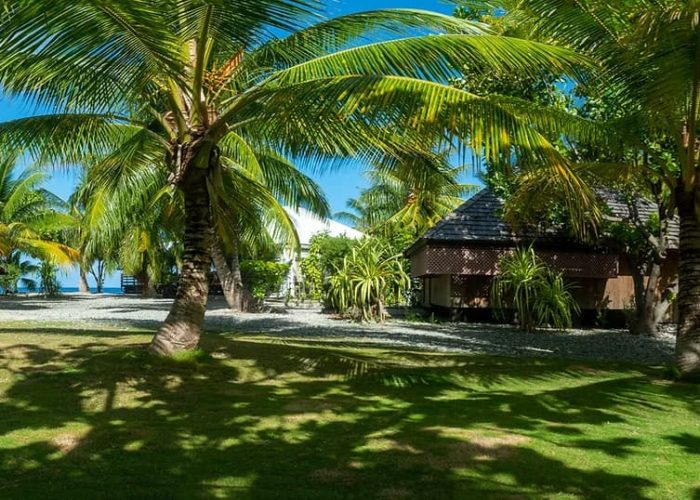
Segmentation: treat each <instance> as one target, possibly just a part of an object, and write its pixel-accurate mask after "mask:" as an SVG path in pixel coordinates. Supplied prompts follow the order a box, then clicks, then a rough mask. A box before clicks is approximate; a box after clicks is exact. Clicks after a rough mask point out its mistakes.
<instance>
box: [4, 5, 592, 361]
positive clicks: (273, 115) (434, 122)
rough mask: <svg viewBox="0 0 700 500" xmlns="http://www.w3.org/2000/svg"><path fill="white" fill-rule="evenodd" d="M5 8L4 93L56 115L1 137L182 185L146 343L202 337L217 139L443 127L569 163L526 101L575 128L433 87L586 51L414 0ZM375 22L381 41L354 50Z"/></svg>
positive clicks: (236, 144) (284, 146)
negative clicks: (173, 239)
mask: <svg viewBox="0 0 700 500" xmlns="http://www.w3.org/2000/svg"><path fill="white" fill-rule="evenodd" d="M3 6H4V11H3V12H4V17H3V18H2V20H1V21H0V83H2V85H3V90H4V91H5V92H6V93H18V94H22V95H25V96H28V97H29V98H30V99H32V100H34V101H35V102H38V103H40V104H42V105H45V106H47V107H49V108H50V109H51V114H49V115H46V116H35V117H31V118H26V119H22V120H15V121H13V122H8V123H5V124H4V125H2V126H0V146H2V147H4V148H6V149H13V150H17V149H21V150H22V151H23V152H25V153H26V154H30V155H32V156H34V157H35V158H36V159H37V160H38V161H41V162H45V163H54V164H56V163H60V164H70V163H84V162H85V161H86V160H87V161H88V162H90V163H94V161H95V160H96V159H101V160H102V161H104V158H105V157H109V156H110V155H111V156H112V157H118V159H119V164H121V165H126V166H128V167H131V168H136V166H137V165H139V164H144V163H147V164H149V165H155V164H161V165H162V166H163V168H162V169H157V172H158V174H157V175H158V176H160V175H161V172H168V175H167V176H166V177H165V178H161V179H158V182H159V183H160V186H161V187H162V188H166V187H167V186H173V187H175V188H176V189H177V191H178V192H179V193H180V195H181V196H182V200H183V205H184V210H185V220H184V238H183V245H184V253H183V259H182V260H183V266H182V272H181V274H180V281H179V285H178V292H177V296H176V298H175V301H174V304H173V307H172V309H171V311H170V313H169V315H168V317H167V319H166V320H165V323H164V324H163V325H162V327H161V328H160V329H159V331H158V333H157V334H156V336H155V337H154V339H153V341H152V343H151V347H150V350H151V352H153V353H157V354H164V355H167V354H172V353H174V352H176V351H179V350H185V349H193V348H195V347H196V346H197V344H198V341H199V335H200V332H201V327H202V323H203V319H204V312H205V309H206V302H207V295H208V283H207V273H208V271H209V268H210V265H211V257H210V250H211V238H212V226H213V221H212V217H211V213H212V212H211V209H212V207H217V206H220V205H223V204H224V202H225V200H223V199H222V196H224V193H225V192H226V191H225V190H224V189H223V188H222V183H223V182H225V177H224V176H223V173H224V172H225V171H226V169H227V168H228V165H227V163H226V162H223V161H222V157H223V156H222V153H223V152H224V151H223V150H224V148H227V149H229V150H230V152H231V155H232V156H231V157H230V158H232V160H233V161H234V162H237V163H247V164H252V165H255V164H256V163H257V164H262V163H265V162H272V161H283V162H290V161H296V160H300V159H305V160H307V161H308V160H310V161H312V162H315V163H316V164H319V163H321V162H326V161H328V160H333V159H336V158H347V157H357V158H368V157H373V156H376V155H379V154H384V153H386V151H388V150H394V151H396V150H399V149H402V148H403V149H408V148H413V149H420V148H421V147H423V145H424V144H431V145H432V144H435V143H436V141H437V140H438V139H441V140H442V141H443V142H447V143H450V144H453V143H454V142H455V141H460V143H461V145H462V147H463V148H466V147H467V146H469V145H471V146H472V147H474V148H478V149H480V150H483V151H484V154H485V155H486V156H488V157H496V156H500V157H503V156H508V155H509V154H510V153H509V152H510V150H511V149H512V148H513V147H514V146H516V145H518V146H520V147H521V148H523V149H528V150H530V151H533V152H535V153H537V154H538V155H539V156H540V157H542V158H543V159H544V160H546V161H548V163H556V164H557V165H559V166H560V167H561V168H566V166H565V164H564V163H563V162H562V161H561V158H560V157H559V156H558V155H557V154H556V152H555V151H554V150H553V148H552V147H551V146H550V145H549V143H548V142H547V141H546V140H545V139H544V137H543V136H542V135H541V134H540V133H539V132H538V131H537V129H535V128H534V127H533V126H532V124H533V121H532V120H530V121H528V120H527V118H528V116H530V113H531V112H532V113H535V114H536V118H537V119H536V124H537V125H538V126H539V128H542V127H548V128H559V127H564V128H566V127H570V125H571V124H570V123H569V120H568V119H567V120H564V121H562V120H560V119H559V117H544V116H543V115H542V114H541V113H539V112H538V111H536V110H530V109H523V108H522V107H516V106H513V105H512V103H502V102H500V101H498V100H497V99H493V98H489V99H484V98H480V97H478V96H475V95H473V94H470V93H468V92H465V91H462V90H459V89H455V88H451V87H449V86H447V85H445V84H443V83H440V82H446V81H447V80H448V79H449V78H450V77H451V76H454V75H455V71H454V68H456V67H459V66H460V65H462V64H463V63H465V62H468V63H469V64H471V65H473V66H474V67H476V68H482V70H483V71H484V72H487V71H488V72H501V73H503V72H514V71H518V72H528V71H533V68H540V67H546V68H547V69H548V70H549V71H551V72H554V73H566V74H569V75H572V76H574V77H578V76H581V71H580V67H581V63H582V62H583V61H582V59H581V58H580V57H579V56H577V55H574V54H573V53H572V52H571V51H568V50H566V49H559V48H553V47H548V46H545V45H542V44H537V43H532V42H527V41H522V40H516V39H507V38H502V37H497V36H492V35H489V34H485V33H484V32H483V30H482V29H481V27H480V26H478V25H476V24H474V23H471V22H468V21H464V20H459V19H456V18H452V17H450V16H442V15H439V14H434V13H429V12H423V11H416V10H388V11H371V12H364V13H358V14H352V15H348V16H344V17H340V18H336V19H330V20H325V21H321V22H317V24H312V22H314V21H318V20H319V19H321V16H322V14H323V5H322V3H321V2H308V1H306V0H256V1H255V2H252V1H242V2H241V1H237V0H220V1H217V2H215V3H214V2H205V1H202V0H180V1H177V2H174V1H173V0H111V1H109V2H107V3H104V2H94V1H92V0H71V1H68V0H57V1H55V2H50V3H48V4H47V2H45V1H43V0H13V1H12V2H3ZM417 30H418V31H421V32H425V31H432V32H439V33H443V34H442V35H441V36H423V35H416V31H417ZM373 34H374V35H381V41H377V42H375V43H370V44H364V45H363V44H362V42H366V40H367V37H368V36H372V35H373ZM401 35H403V37H401ZM397 37H398V38H397ZM579 129H580V128H579ZM397 138H400V143H399V144H397V141H398V140H399V139H397ZM225 143H228V144H229V145H230V146H228V147H226V146H224V144H225ZM115 155H116V156H115ZM128 167H124V168H125V172H126V175H127V176H128ZM155 177H156V174H154V180H155ZM574 184H575V183H572V189H575V188H576V186H574Z"/></svg>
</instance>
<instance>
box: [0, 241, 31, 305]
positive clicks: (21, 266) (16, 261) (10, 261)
mask: <svg viewBox="0 0 700 500" xmlns="http://www.w3.org/2000/svg"><path fill="white" fill-rule="evenodd" d="M38 271H39V266H38V265H37V264H35V263H34V262H32V261H31V260H29V259H25V258H24V256H23V254H22V253H21V252H19V251H15V252H12V253H11V254H10V255H9V256H6V257H0V289H2V293H4V294H5V295H9V294H13V293H17V289H18V285H19V286H23V287H24V288H26V289H27V290H29V291H30V292H33V291H36V289H37V282H36V280H35V279H33V278H31V277H30V276H33V275H35V274H36V273H37V272H38Z"/></svg>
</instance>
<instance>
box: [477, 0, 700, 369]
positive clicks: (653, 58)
mask: <svg viewBox="0 0 700 500" xmlns="http://www.w3.org/2000/svg"><path fill="white" fill-rule="evenodd" d="M469 3H470V4H475V3H481V4H484V3H486V2H469ZM510 15H513V16H517V18H518V19H527V22H528V23H530V24H531V26H532V28H533V29H532V33H533V36H535V37H537V38H539V39H546V40H549V41H551V42H553V43H556V44H557V45H559V46H563V47H569V48H573V49H575V50H577V51H579V52H581V53H582V54H585V55H586V56H587V57H591V58H593V59H595V60H596V61H597V62H598V64H599V67H600V69H599V71H598V72H597V75H596V76H595V78H593V79H592V80H591V81H590V82H589V85H588V87H587V89H586V90H587V93H588V94H589V95H591V96H593V97H595V95H596V93H600V94H607V95H613V96H614V100H610V102H614V103H616V104H617V108H618V109H617V110H613V112H615V111H617V114H618V115H619V116H621V117H622V118H621V119H620V120H618V121H617V122H616V123H615V124H614V125H615V129H616V130H617V132H618V133H617V134H616V135H615V140H616V141H619V143H622V144H626V145H632V146H636V147H637V149H638V150H640V151H643V150H644V149H645V148H644V144H643V143H642V141H641V139H642V137H657V138H659V137H660V138H663V139H664V140H668V141H671V142H672V144H673V147H671V148H670V149H671V150H672V151H675V154H674V156H675V157H674V158H673V159H672V160H673V161H671V162H664V161H658V162H654V165H656V166H658V167H659V168H660V169H661V172H660V173H659V172H651V171H650V172H649V175H652V176H660V178H661V179H662V181H663V183H664V184H665V185H666V187H667V188H668V190H669V192H670V193H671V197H672V199H671V206H674V207H676V209H677V211H678V215H679V217H680V226H681V230H680V269H679V293H678V301H677V303H678V313H679V325H678V338H677V344H676V362H677V364H678V367H679V369H680V370H681V372H682V373H684V374H688V375H689V374H693V373H698V372H700V164H699V158H698V155H699V152H700V123H699V118H700V70H699V69H698V68H700V59H699V58H698V55H699V54H700V3H698V2H697V1H690V2H688V1H685V0H663V1H657V0H625V1H621V2H605V1H601V0H579V1H577V2H566V1H562V0H528V1H521V2H518V3H517V6H516V8H515V9H513V11H512V13H511V14H510ZM611 114H614V113H611ZM640 131H641V132H640ZM672 164H675V165H677V166H679V168H678V169H672V168H670V167H668V165H672ZM623 166H624V165H609V167H610V168H621V167H623ZM533 184H534V183H533ZM533 184H531V185H533ZM533 192H535V193H536V192H537V190H536V189H535V190H533Z"/></svg>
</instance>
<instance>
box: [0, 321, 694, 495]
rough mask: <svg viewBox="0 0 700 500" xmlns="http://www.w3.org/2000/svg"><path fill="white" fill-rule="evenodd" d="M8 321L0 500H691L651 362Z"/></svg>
mask: <svg viewBox="0 0 700 500" xmlns="http://www.w3.org/2000/svg"><path fill="white" fill-rule="evenodd" d="M149 335H150V334H149V333H148V332H129V331H118V330H104V331H89V332H88V331H71V330H69V329H67V328H65V327H62V326H61V325H54V326H52V327H40V326H38V325H33V326H32V325H21V324H15V325H9V326H8V325H4V326H2V327H0V498H2V499H8V498H22V499H27V498H56V497H58V498H76V499H77V498H93V497H105V498H107V497H109V498H115V497H130V498H141V497H151V498H194V497H199V498H201V497H203V498H210V497H237V498H238V497H243V498H246V497H253V498H302V497H303V498H344V497H358V498H415V497H422V498H435V499H439V498H472V497H473V498H480V497H483V498H524V497H527V498H533V497H534V498H606V499H608V498H621V499H622V498H624V499H635V498H664V499H666V498H673V499H681V498H688V499H700V386H697V385H684V384H675V383H671V382H669V381H667V380H665V379H664V378H663V375H664V371H663V369H662V368H652V369H643V368H634V367H625V366H612V365H584V364H581V363H567V362H555V361H537V360H532V359H505V358H491V357H483V356H473V357H469V356H451V355H426V354H417V353H408V352H398V351H391V352H389V351H379V350H353V349H349V348H348V349H342V348H337V347H320V346H311V345H309V346H304V345H299V344H286V343H281V342H279V341H277V342H273V341H270V340H266V339H265V338H263V337H257V338H256V337H238V336H235V335H226V334H217V335H213V334H212V335H208V336H207V337H206V339H205V340H204V348H205V349H206V350H207V351H209V352H211V353H212V356H211V358H209V359H202V360H199V361H197V362H193V361H190V362H179V363H176V362H172V361H169V362H165V361H160V360H154V359H151V358H149V357H148V356H147V355H145V354H144V352H143V349H142V344H143V343H144V342H146V341H147V340H148V338H149Z"/></svg>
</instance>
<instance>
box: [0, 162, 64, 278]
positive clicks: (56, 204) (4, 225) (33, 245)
mask: <svg viewBox="0 0 700 500" xmlns="http://www.w3.org/2000/svg"><path fill="white" fill-rule="evenodd" d="M45 179H46V175H45V174H43V173H41V172H36V171H32V170H30V169H27V170H24V171H23V172H18V169H17V166H16V163H15V161H14V160H4V161H0V257H1V258H2V259H3V260H5V261H7V262H9V263H16V264H20V261H21V259H20V260H18V259H19V255H20V254H24V255H29V256H32V257H34V258H37V259H41V260H45V261H49V262H50V263H52V264H60V265H70V264H72V263H73V262H74V261H75V259H77V257H78V254H77V252H76V251H75V250H73V249H72V248H70V247H69V246H67V245H65V244H63V243H61V242H59V241H55V238H54V237H56V236H58V235H59V233H60V232H61V231H63V230H64V229H65V228H66V227H67V226H69V225H70V224H72V220H71V218H70V217H68V216H67V215H66V214H64V213H63V212H62V211H63V209H64V208H65V204H64V203H63V201H62V200H61V199H60V198H58V197H57V196H56V195H54V194H53V193H51V192H49V191H47V190H45V189H43V188H42V187H41V184H42V183H43V182H44V181H45ZM25 267H26V266H25Z"/></svg>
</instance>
